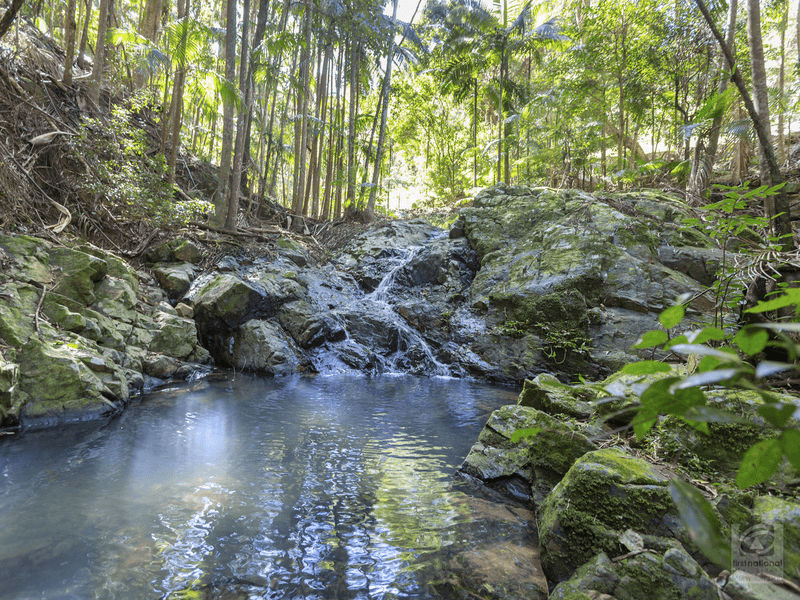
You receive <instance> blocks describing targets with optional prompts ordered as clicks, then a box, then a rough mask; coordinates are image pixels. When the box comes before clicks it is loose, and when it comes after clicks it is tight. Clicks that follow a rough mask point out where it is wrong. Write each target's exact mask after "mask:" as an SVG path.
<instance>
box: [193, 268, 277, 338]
mask: <svg viewBox="0 0 800 600" xmlns="http://www.w3.org/2000/svg"><path fill="white" fill-rule="evenodd" d="M263 298H264V294H263V293H262V292H261V291H259V290H258V289H256V288H255V287H254V286H253V285H251V284H249V283H247V282H244V281H242V280H241V279H240V278H238V277H236V276H235V275H232V274H230V273H218V274H213V275H210V276H208V277H201V278H199V279H198V280H197V281H196V282H195V285H194V286H193V288H192V289H191V290H190V291H189V293H188V294H187V296H186V298H184V302H186V303H187V304H189V306H191V307H192V308H193V309H194V313H195V320H196V321H197V323H198V325H200V326H201V327H202V328H203V329H204V330H206V329H208V330H209V331H213V330H218V329H219V328H220V326H225V327H228V328H231V329H233V328H235V327H237V326H239V325H240V324H242V323H244V322H245V321H247V320H248V317H249V316H250V315H251V314H252V313H253V312H254V311H255V310H256V308H257V307H258V306H259V304H260V303H261V301H262V300H263Z"/></svg>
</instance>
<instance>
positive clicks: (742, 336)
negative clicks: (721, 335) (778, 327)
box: [733, 327, 769, 356]
mask: <svg viewBox="0 0 800 600" xmlns="http://www.w3.org/2000/svg"><path fill="white" fill-rule="evenodd" d="M733 341H734V342H735V343H736V345H737V346H739V349H740V350H741V351H742V352H744V353H745V354H747V355H748V356H753V355H754V354H758V353H759V352H761V351H762V350H763V349H764V348H765V347H766V346H767V342H768V341H769V334H768V333H767V332H766V331H765V330H763V329H759V328H756V327H745V328H744V329H741V330H739V333H737V334H736V337H734V338H733Z"/></svg>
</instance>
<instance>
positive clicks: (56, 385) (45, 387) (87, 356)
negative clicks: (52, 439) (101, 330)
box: [19, 337, 128, 421]
mask: <svg viewBox="0 0 800 600" xmlns="http://www.w3.org/2000/svg"><path fill="white" fill-rule="evenodd" d="M93 361H94V362H95V363H96V365H99V364H100V363H102V364H103V366H104V368H106V367H108V364H107V363H106V361H104V360H103V359H102V358H101V357H99V356H98V355H97V354H96V353H95V352H93V351H92V350H91V349H87V348H82V347H81V346H80V345H79V343H78V342H77V341H76V342H72V343H69V344H63V343H62V344H43V343H42V342H40V341H39V340H38V339H36V338H35V337H34V338H31V340H30V341H29V342H28V343H27V344H25V345H24V346H23V347H22V348H21V351H20V353H19V365H20V384H19V385H20V391H21V392H22V393H23V394H24V398H25V405H24V406H23V408H22V411H21V414H20V418H21V420H27V419H36V420H41V419H47V418H55V419H56V421H58V420H60V419H63V418H69V419H82V418H95V417H98V416H100V415H102V414H107V413H110V412H116V411H117V410H120V409H121V408H122V406H123V404H124V403H125V402H126V401H127V399H128V398H127V388H125V392H126V395H125V396H122V397H120V396H117V395H116V394H114V392H112V391H111V390H110V389H109V387H108V386H107V385H105V383H103V381H102V379H103V377H102V375H101V376H98V372H100V373H102V372H103V371H98V372H96V371H95V369H94V368H93V365H92V363H93ZM111 369H112V371H114V370H116V367H111ZM117 380H118V381H124V380H125V377H124V374H123V373H122V372H121V371H120V372H119V375H118V377H117ZM120 389H122V385H121V384H120Z"/></svg>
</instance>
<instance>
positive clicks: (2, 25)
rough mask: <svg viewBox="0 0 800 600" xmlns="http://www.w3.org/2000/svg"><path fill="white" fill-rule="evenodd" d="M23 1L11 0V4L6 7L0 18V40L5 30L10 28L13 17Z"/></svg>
mask: <svg viewBox="0 0 800 600" xmlns="http://www.w3.org/2000/svg"><path fill="white" fill-rule="evenodd" d="M24 3H25V0H12V2H11V6H10V7H9V8H7V9H6V12H5V14H4V15H3V18H2V19H0V40H1V39H3V35H5V33H6V31H8V30H9V29H10V28H11V23H13V22H14V17H16V16H17V13H18V12H19V9H20V8H22V5H23V4H24Z"/></svg>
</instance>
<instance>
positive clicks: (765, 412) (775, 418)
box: [758, 403, 797, 428]
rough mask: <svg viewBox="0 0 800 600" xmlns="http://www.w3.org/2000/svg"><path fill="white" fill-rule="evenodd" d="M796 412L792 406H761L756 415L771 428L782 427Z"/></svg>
mask: <svg viewBox="0 0 800 600" xmlns="http://www.w3.org/2000/svg"><path fill="white" fill-rule="evenodd" d="M796 410H797V407H796V406H795V405H794V404H782V403H778V404H762V405H761V406H759V407H758V414H759V415H761V416H762V417H764V419H765V420H766V421H768V422H769V424H770V425H772V426H773V427H779V428H780V427H783V426H785V425H786V423H787V421H788V420H789V419H791V418H792V415H793V414H794V413H795V411H796Z"/></svg>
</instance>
